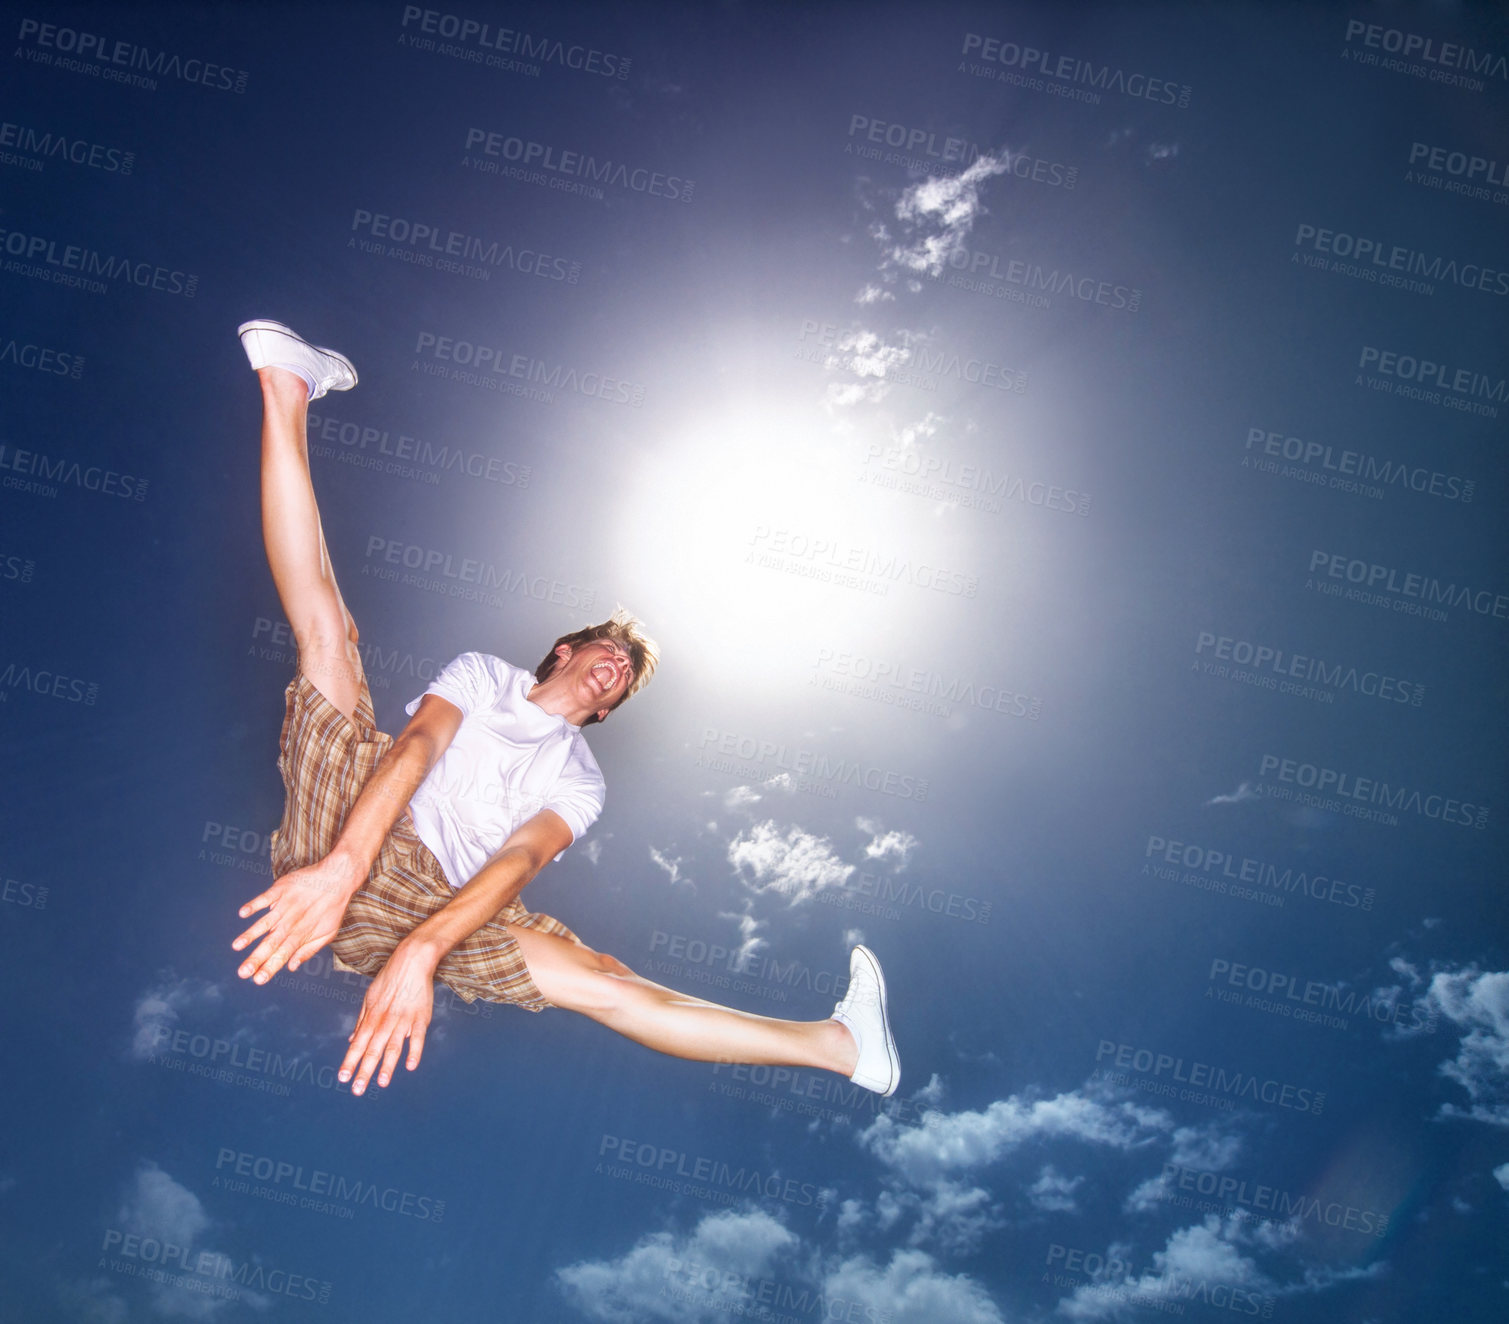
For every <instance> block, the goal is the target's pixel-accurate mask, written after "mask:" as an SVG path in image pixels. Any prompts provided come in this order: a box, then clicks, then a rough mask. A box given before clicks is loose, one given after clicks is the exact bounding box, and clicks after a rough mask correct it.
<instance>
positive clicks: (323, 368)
mask: <svg viewBox="0 0 1509 1324" xmlns="http://www.w3.org/2000/svg"><path fill="white" fill-rule="evenodd" d="M236 334H237V335H238V336H240V337H241V348H242V349H244V350H245V351H246V357H247V358H248V359H250V360H251V365H252V367H253V368H286V369H287V370H288V371H289V372H296V373H298V375H299V376H300V377H302V378H303V379H304V381H305V383H306V384H307V385H308V387H309V398H310V399H311V400H318V399H319V398H320V397H321V396H322V395H324V394H325V392H326V391H349V390H350V389H351V388H352V387H353V386H355V385H356V369H355V368H354V367H353V366H352V364H351V360H350V359H348V358H347V357H346V356H345V355H344V354H337V353H336V352H335V351H334V350H333V349H322V348H320V346H318V345H311V344H310V343H309V342H308V341H307V340H305V339H304V338H303V337H302V336H301V335H299V333H298V332H297V331H294V330H293V329H292V328H290V327H286V326H284V325H283V323H282V322H242V323H241V325H240V326H238V327H237V328H236Z"/></svg>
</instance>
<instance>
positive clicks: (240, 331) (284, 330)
mask: <svg viewBox="0 0 1509 1324" xmlns="http://www.w3.org/2000/svg"><path fill="white" fill-rule="evenodd" d="M248 331H276V332H278V333H279V334H280V335H285V336H287V337H288V338H289V339H290V340H297V341H298V342H299V344H301V345H307V346H308V347H309V348H310V349H312V350H314V351H315V353H316V354H324V355H326V356H327V357H328V358H332V359H334V360H335V361H336V362H337V363H339V364H341V366H342V367H344V368H345V369H346V371H347V372H349V373H350V374H351V385H352V386H355V385H356V364H354V363H352V362H351V360H350V359H348V358H347V357H346V356H345V355H344V354H342V353H341V352H340V351H339V350H334V349H326V348H325V346H324V345H316V344H315V343H314V342H313V341H311V340H305V339H304V337H303V336H301V335H300V334H299V333H298V332H297V331H295V330H294V329H293V328H292V327H291V326H284V325H283V323H282V322H269V321H267V320H265V319H262V320H259V321H255V322H242V323H241V325H240V326H238V327H237V328H236V336H237V338H238V339H242V340H244V339H245V338H246V333H247V332H248Z"/></svg>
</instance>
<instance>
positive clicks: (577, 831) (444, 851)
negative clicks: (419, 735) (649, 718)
mask: <svg viewBox="0 0 1509 1324" xmlns="http://www.w3.org/2000/svg"><path fill="white" fill-rule="evenodd" d="M534 684H535V679H534V676H533V674H531V673H530V672H528V671H524V670H521V669H520V668H519V667H515V666H511V665H509V664H508V663H507V662H505V661H504V660H503V659H502V658H500V657H493V656H491V655H490V654H488V653H462V654H461V656H460V657H458V658H456V659H455V661H453V662H451V663H450V664H449V665H447V666H446V667H445V669H444V670H442V671H441V672H440V674H439V675H437V676H436V677H435V679H434V680H433V681H431V682H430V685H429V688H428V689H426V690H425V692H424V693H425V694H438V695H439V696H440V697H441V698H442V699H445V700H447V701H448V702H450V703H453V704H455V705H456V707H458V708H459V709H461V714H462V719H463V720H462V722H461V725H460V727H459V728H458V729H457V731H456V738H455V739H454V740H453V741H451V743H450V746H449V747H448V748H447V749H446V751H445V753H444V754H442V755H441V756H440V758H439V760H438V761H437V762H436V764H435V766H434V767H433V768H431V769H430V773H429V776H427V777H426V778H425V779H424V781H423V782H421V783H420V785H419V789H418V790H417V791H415V792H414V797H413V799H411V800H410V801H409V813H410V814H411V815H412V816H413V819H414V830H415V831H416V832H417V833H418V834H419V839H420V841H422V842H424V844H425V845H426V846H428V847H429V848H430V850H431V851H432V852H433V853H434V856H435V858H436V859H437V860H439V861H440V867H441V868H442V869H444V870H445V877H446V881H447V882H449V883H450V885H451V886H452V887H462V886H464V885H465V884H466V883H467V882H469V881H470V880H471V879H472V878H473V877H474V876H475V875H476V873H477V871H478V870H479V869H481V868H482V866H483V865H484V864H486V863H487V861H488V860H489V859H490V858H491V857H492V856H493V854H494V853H495V852H496V851H497V849H498V848H499V847H500V846H501V845H502V844H503V843H504V842H505V841H507V840H508V838H509V836H510V835H511V834H512V833H513V831H514V829H515V828H517V827H519V825H520V824H522V823H525V822H527V821H528V820H529V819H531V818H533V817H534V816H535V815H536V814H538V813H539V812H540V811H541V810H542V809H553V810H554V811H555V812H556V813H557V814H559V815H560V816H561V817H562V818H563V819H564V820H565V821H566V826H567V827H569V828H570V829H571V836H572V840H573V841H575V840H576V839H578V838H579V837H580V836H581V835H582V833H584V832H585V831H586V830H587V829H588V828H589V827H591V826H592V824H593V822H594V821H596V819H597V816H598V815H599V814H600V813H602V809H603V792H604V789H605V788H604V786H603V775H602V773H601V772H600V771H599V770H598V766H597V760H596V759H594V758H593V757H592V751H591V750H590V749H588V748H587V741H586V739H585V738H584V737H583V736H582V731H581V728H580V727H579V726H572V725H571V723H570V722H568V721H567V720H566V719H565V718H564V717H557V716H555V715H553V714H551V713H547V712H546V711H545V710H544V709H543V708H541V707H540V706H539V705H538V704H535V703H531V702H530V701H529V699H528V697H527V696H528V694H529V691H530V689H532V688H533V686H534ZM422 698H424V694H421V695H420V696H419V699H414V700H412V701H411V702H410V703H409V704H408V706H407V707H406V708H405V709H404V711H405V712H407V713H408V714H409V715H410V716H411V717H412V716H413V714H414V711H415V709H417V708H418V707H419V700H420V699H422ZM556 859H560V856H559V855H557V856H556Z"/></svg>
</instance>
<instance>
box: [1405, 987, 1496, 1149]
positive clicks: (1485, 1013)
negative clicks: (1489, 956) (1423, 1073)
mask: <svg viewBox="0 0 1509 1324" xmlns="http://www.w3.org/2000/svg"><path fill="white" fill-rule="evenodd" d="M1424 1000H1425V1002H1426V1003H1427V1004H1428V1005H1429V1006H1430V1007H1431V1008H1432V1009H1433V1010H1435V1011H1437V1012H1438V1013H1439V1014H1440V1015H1441V1016H1443V1017H1445V1019H1447V1020H1449V1021H1451V1022H1452V1024H1453V1025H1456V1026H1458V1027H1459V1028H1460V1029H1462V1030H1464V1031H1465V1033H1464V1034H1463V1035H1462V1038H1461V1040H1460V1041H1459V1042H1458V1044H1457V1055H1456V1057H1455V1058H1454V1059H1453V1060H1451V1061H1449V1062H1443V1063H1441V1066H1440V1068H1439V1070H1440V1072H1441V1074H1442V1075H1443V1076H1446V1077H1448V1078H1449V1079H1451V1080H1454V1081H1456V1082H1457V1084H1458V1085H1460V1086H1461V1087H1462V1088H1463V1089H1464V1090H1466V1091H1467V1097H1468V1098H1469V1100H1471V1104H1470V1106H1469V1107H1467V1108H1462V1107H1459V1106H1458V1105H1456V1104H1453V1103H1445V1104H1442V1105H1441V1113H1440V1115H1441V1116H1443V1117H1465V1118H1470V1119H1472V1120H1473V1121H1479V1122H1488V1123H1490V1124H1492V1125H1494V1126H1509V971H1504V970H1497V971H1495V970H1488V971H1480V970H1479V969H1478V968H1477V966H1475V965H1469V966H1465V967H1463V968H1462V969H1460V970H1455V971H1452V970H1437V971H1436V972H1435V973H1434V974H1433V975H1432V977H1431V981H1430V987H1429V988H1428V989H1427V990H1426V993H1425V999H1424Z"/></svg>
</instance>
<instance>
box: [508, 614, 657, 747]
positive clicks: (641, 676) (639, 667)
mask: <svg viewBox="0 0 1509 1324" xmlns="http://www.w3.org/2000/svg"><path fill="white" fill-rule="evenodd" d="M595 639H612V640H614V641H616V642H617V643H620V644H622V645H623V646H624V648H626V649H627V650H628V653H629V664H630V666H631V667H632V668H633V671H634V679H633V680H631V681H630V682H629V688H628V691H627V692H626V693H625V694H624V696H623V698H622V699H619V701H618V703H615V704H614V705H613V707H614V708H617V707H618V704H619V703H623V702H625V700H628V699H632V698H633V697H634V696H635V695H636V694H638V693H639V691H640V690H642V689H644V687H645V686H646V685H648V684H649V683H650V677H651V676H653V675H654V674H655V668H656V667H657V666H659V665H660V646H659V645H658V644H656V642H655V641H654V640H653V639H651V638H650V636H649V635H647V634H646V633H645V632H644V626H643V625H642V624H641V623H640V621H639V620H638V619H637V618H636V617H635V616H634V615H633V614H632V613H630V612H627V611H625V610H624V609H623V608H622V607H617V608H615V609H614V612H613V615H611V616H610V617H608V619H607V620H605V621H603V622H601V623H600V624H598V625H588V626H586V627H584V628H583V629H580V630H574V631H573V632H572V633H570V634H563V635H562V636H561V637H560V638H559V639H557V640H556V641H555V642H554V643H553V644H551V645H550V651H549V652H548V653H546V654H545V658H544V660H543V661H542V662H541V663H540V665H539V666H537V667H536V668H535V669H534V678H535V680H537V681H541V682H543V681H545V680H548V679H549V678H550V675H551V673H552V672H553V671H554V670H555V669H556V667H557V666H558V665H559V663H560V660H561V659H560V658H558V657H557V656H556V655H555V650H556V649H557V648H559V647H560V646H561V645H562V644H568V645H569V646H570V647H572V648H573V649H574V648H578V647H580V646H581V645H582V644H590V643H591V642H592V641H593V640H595ZM610 711H611V709H610ZM599 720H600V719H599V718H598V716H597V714H596V713H594V714H593V715H592V716H591V717H589V718H588V719H587V720H586V721H585V722H583V723H582V725H583V726H591V725H592V723H593V722H596V721H599Z"/></svg>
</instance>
